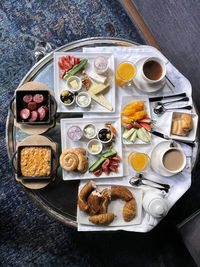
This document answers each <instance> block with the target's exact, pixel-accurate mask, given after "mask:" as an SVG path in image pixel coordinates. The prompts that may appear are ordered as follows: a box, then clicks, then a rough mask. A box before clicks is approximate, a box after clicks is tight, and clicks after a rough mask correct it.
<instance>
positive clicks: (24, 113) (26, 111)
mask: <svg viewBox="0 0 200 267" xmlns="http://www.w3.org/2000/svg"><path fill="white" fill-rule="evenodd" d="M30 115H31V112H30V110H29V109H27V108H24V109H22V110H21V111H20V117H21V118H22V120H27V119H28V118H29V117H30Z"/></svg>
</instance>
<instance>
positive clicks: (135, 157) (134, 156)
mask: <svg viewBox="0 0 200 267" xmlns="http://www.w3.org/2000/svg"><path fill="white" fill-rule="evenodd" d="M128 163H129V164H130V165H131V166H132V167H133V169H134V170H135V171H137V172H142V171H146V170H147V169H148V168H149V166H150V159H149V157H148V155H146V154H144V153H138V152H132V153H131V154H130V155H129V156H128Z"/></svg>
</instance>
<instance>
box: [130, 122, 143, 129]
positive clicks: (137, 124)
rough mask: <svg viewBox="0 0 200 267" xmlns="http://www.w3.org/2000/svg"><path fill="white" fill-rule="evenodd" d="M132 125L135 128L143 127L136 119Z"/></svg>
mask: <svg viewBox="0 0 200 267" xmlns="http://www.w3.org/2000/svg"><path fill="white" fill-rule="evenodd" d="M132 125H133V128H135V129H139V128H141V127H142V126H141V125H140V124H139V123H138V122H136V121H134V122H133V123H132Z"/></svg>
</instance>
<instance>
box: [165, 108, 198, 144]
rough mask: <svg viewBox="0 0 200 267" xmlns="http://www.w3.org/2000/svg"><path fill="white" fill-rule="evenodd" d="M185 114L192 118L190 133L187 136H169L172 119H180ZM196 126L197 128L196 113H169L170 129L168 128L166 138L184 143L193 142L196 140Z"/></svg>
mask: <svg viewBox="0 0 200 267" xmlns="http://www.w3.org/2000/svg"><path fill="white" fill-rule="evenodd" d="M185 113H188V114H190V115H191V116H192V120H193V129H192V131H190V132H189V134H188V135H187V136H180V135H175V134H171V127H172V120H173V119H174V118H178V117H180V116H181V114H185ZM197 126H198V116H197V114H196V113H189V112H171V119H170V127H169V133H168V136H169V138H171V139H176V140H181V141H186V142H193V141H194V140H195V138H196V132H197Z"/></svg>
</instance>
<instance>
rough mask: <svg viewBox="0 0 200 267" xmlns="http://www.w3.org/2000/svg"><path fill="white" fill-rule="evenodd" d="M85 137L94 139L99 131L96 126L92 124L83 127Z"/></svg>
mask: <svg viewBox="0 0 200 267" xmlns="http://www.w3.org/2000/svg"><path fill="white" fill-rule="evenodd" d="M90 128H91V129H90ZM92 131H93V132H94V133H93V134H92ZM83 135H84V136H85V138H87V139H93V138H94V137H95V136H96V135H97V130H96V127H95V125H94V124H92V123H89V124H86V125H85V126H84V127H83Z"/></svg>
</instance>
